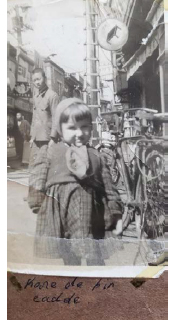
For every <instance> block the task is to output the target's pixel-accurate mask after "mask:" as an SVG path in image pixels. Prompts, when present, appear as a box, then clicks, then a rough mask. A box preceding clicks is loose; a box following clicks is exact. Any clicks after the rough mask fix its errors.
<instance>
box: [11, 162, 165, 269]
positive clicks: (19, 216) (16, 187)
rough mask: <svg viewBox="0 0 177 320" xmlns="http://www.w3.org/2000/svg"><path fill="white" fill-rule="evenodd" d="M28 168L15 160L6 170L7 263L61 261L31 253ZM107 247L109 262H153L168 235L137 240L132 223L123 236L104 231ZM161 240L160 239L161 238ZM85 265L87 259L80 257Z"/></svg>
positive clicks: (32, 231) (32, 221)
mask: <svg viewBox="0 0 177 320" xmlns="http://www.w3.org/2000/svg"><path fill="white" fill-rule="evenodd" d="M28 177H29V172H28V169H27V168H23V167H20V168H19V164H18V163H13V165H11V164H9V166H8V174H7V179H8V182H7V203H8V210H7V211H8V212H7V213H8V216H7V226H8V265H9V267H12V265H13V264H23V265H24V264H25V265H31V264H34V265H46V264H47V265H49V266H50V265H63V260H62V259H58V260H54V259H41V258H40V259H39V258H36V257H34V256H33V243H34V235H35V224H36V218H37V216H36V215H35V214H33V213H32V212H31V210H30V208H29V207H28V203H27V201H26V197H27V194H28ZM106 238H107V239H106V245H107V248H109V249H110V250H111V257H110V258H109V259H108V260H105V264H106V265H108V266H109V265H110V266H114V265H115V266H123V265H124V266H126V265H127V266H130V265H147V264H148V262H150V261H151V262H152V261H153V260H154V259H155V258H156V257H157V256H159V254H160V253H163V252H164V250H165V248H166V247H167V242H166V241H165V240H167V239H158V241H151V240H149V241H147V240H145V241H141V242H140V241H138V238H137V235H136V227H135V223H134V222H133V223H132V224H130V225H129V227H128V228H127V230H125V231H124V234H123V238H122V240H119V239H117V237H116V236H114V235H113V234H112V233H111V232H109V233H108V234H107V235H106ZM160 240H161V241H160ZM82 265H86V261H84V260H83V261H82Z"/></svg>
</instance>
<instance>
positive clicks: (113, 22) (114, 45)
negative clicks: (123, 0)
mask: <svg viewBox="0 0 177 320" xmlns="http://www.w3.org/2000/svg"><path fill="white" fill-rule="evenodd" d="M97 39H98V43H99V45H100V46H101V47H102V48H103V49H105V50H108V51H117V50H119V49H120V48H122V47H123V46H124V44H125V43H126V42H127V40H128V28H127V26H126V24H125V23H123V22H121V21H119V20H118V19H116V18H108V19H106V20H104V21H103V22H101V24H100V25H99V26H98V30H97Z"/></svg>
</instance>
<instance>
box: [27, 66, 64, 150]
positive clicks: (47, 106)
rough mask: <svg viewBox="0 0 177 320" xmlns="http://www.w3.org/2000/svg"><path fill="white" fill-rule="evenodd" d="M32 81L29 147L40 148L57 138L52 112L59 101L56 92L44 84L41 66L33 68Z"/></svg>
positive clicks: (44, 78)
mask: <svg viewBox="0 0 177 320" xmlns="http://www.w3.org/2000/svg"><path fill="white" fill-rule="evenodd" d="M32 81H33V84H34V96H33V119H32V125H31V141H30V144H31V147H32V146H33V144H35V145H36V146H37V147H38V148H40V146H41V145H43V144H49V146H50V145H51V144H52V141H54V140H55V139H57V131H56V130H55V128H54V114H55V109H56V106H57V105H58V103H59V97H58V95H57V93H56V92H54V91H53V90H51V89H49V88H48V86H47V85H46V77H45V73H44V71H43V70H42V69H41V68H36V69H34V70H33V75H32Z"/></svg>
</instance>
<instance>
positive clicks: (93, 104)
mask: <svg viewBox="0 0 177 320" xmlns="http://www.w3.org/2000/svg"><path fill="white" fill-rule="evenodd" d="M83 1H84V2H85V13H84V15H85V28H84V31H85V39H86V41H85V43H84V45H85V49H86V50H85V52H86V56H85V58H84V64H85V73H84V90H83V91H84V92H83V97H84V102H85V103H86V104H87V105H88V107H89V108H90V109H91V113H92V119H93V122H92V124H93V136H92V139H91V140H92V144H93V145H96V144H97V143H99V142H100V139H101V97H100V95H101V89H100V72H99V71H100V66H99V44H98V41H97V38H96V30H97V27H98V12H97V10H96V4H95V0H83Z"/></svg>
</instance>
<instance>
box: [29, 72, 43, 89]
mask: <svg viewBox="0 0 177 320" xmlns="http://www.w3.org/2000/svg"><path fill="white" fill-rule="evenodd" d="M32 80H33V84H34V86H35V87H36V88H37V89H40V88H41V87H42V85H43V84H44V83H45V78H44V76H43V75H42V73H41V72H36V73H34V74H33V76H32Z"/></svg>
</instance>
